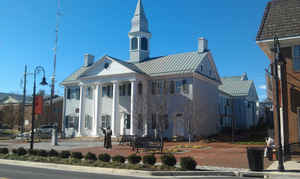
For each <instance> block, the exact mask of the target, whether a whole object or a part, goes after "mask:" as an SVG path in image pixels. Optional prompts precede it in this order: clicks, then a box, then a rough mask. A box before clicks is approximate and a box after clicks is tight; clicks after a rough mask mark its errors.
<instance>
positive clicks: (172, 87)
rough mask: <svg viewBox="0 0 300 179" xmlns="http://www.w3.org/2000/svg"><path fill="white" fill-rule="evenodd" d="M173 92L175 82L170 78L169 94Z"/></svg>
mask: <svg viewBox="0 0 300 179" xmlns="http://www.w3.org/2000/svg"><path fill="white" fill-rule="evenodd" d="M174 93H175V82H174V81H173V80H172V81H170V94H174Z"/></svg>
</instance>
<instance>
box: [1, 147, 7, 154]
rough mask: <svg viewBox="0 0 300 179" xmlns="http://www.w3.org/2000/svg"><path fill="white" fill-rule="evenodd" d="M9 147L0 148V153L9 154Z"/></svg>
mask: <svg viewBox="0 0 300 179" xmlns="http://www.w3.org/2000/svg"><path fill="white" fill-rule="evenodd" d="M8 153H9V151H8V148H0V154H8Z"/></svg>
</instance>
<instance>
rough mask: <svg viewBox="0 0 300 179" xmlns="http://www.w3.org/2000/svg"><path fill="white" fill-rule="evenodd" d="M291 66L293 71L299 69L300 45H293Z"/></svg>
mask: <svg viewBox="0 0 300 179" xmlns="http://www.w3.org/2000/svg"><path fill="white" fill-rule="evenodd" d="M293 67H294V70H295V71H300V45H297V46H295V47H294V55H293Z"/></svg>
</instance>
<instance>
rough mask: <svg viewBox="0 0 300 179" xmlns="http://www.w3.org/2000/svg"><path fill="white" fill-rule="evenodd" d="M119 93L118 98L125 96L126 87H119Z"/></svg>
mask: <svg viewBox="0 0 300 179" xmlns="http://www.w3.org/2000/svg"><path fill="white" fill-rule="evenodd" d="M119 93H120V96H125V95H126V85H120V87H119Z"/></svg>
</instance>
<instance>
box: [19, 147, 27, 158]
mask: <svg viewBox="0 0 300 179" xmlns="http://www.w3.org/2000/svg"><path fill="white" fill-rule="evenodd" d="M26 154H27V151H26V150H25V149H24V148H23V147H20V148H18V149H17V155H19V156H21V155H26Z"/></svg>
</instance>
